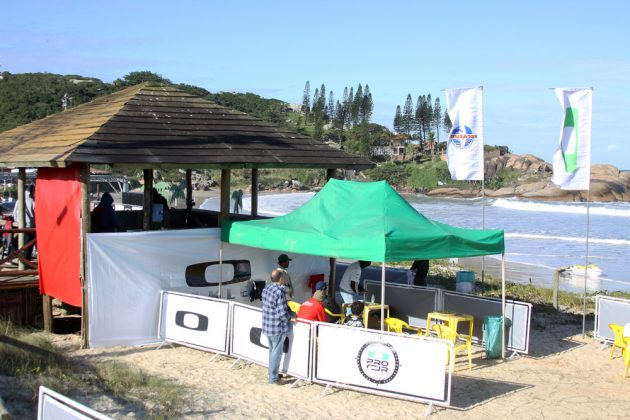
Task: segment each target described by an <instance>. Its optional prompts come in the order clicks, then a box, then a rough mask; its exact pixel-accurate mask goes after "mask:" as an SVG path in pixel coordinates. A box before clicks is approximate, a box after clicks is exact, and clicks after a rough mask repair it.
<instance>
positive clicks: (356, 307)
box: [346, 300, 365, 328]
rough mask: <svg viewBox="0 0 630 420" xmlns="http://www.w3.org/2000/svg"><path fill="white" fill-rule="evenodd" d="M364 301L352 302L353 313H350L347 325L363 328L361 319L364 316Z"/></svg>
mask: <svg viewBox="0 0 630 420" xmlns="http://www.w3.org/2000/svg"><path fill="white" fill-rule="evenodd" d="M364 306H365V305H363V302H361V301H358V300H357V301H355V302H352V305H351V306H350V310H351V311H352V315H350V319H349V320H347V321H346V325H347V326H349V327H359V328H363V320H362V319H361V318H362V316H363V307H364Z"/></svg>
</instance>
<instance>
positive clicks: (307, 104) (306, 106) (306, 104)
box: [302, 80, 311, 125]
mask: <svg viewBox="0 0 630 420" xmlns="http://www.w3.org/2000/svg"><path fill="white" fill-rule="evenodd" d="M302 111H303V112H304V125H306V124H308V114H310V111H311V83H310V82H309V81H308V80H307V81H306V85H305V86H304V96H302Z"/></svg>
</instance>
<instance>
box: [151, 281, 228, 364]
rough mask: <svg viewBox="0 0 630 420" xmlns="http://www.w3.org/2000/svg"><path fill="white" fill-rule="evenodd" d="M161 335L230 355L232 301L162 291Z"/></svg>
mask: <svg viewBox="0 0 630 420" xmlns="http://www.w3.org/2000/svg"><path fill="white" fill-rule="evenodd" d="M160 313H161V316H160V326H159V335H160V337H161V338H162V339H164V340H167V341H171V342H175V343H180V344H183V345H186V346H189V347H195V348H199V349H201V350H209V351H212V352H215V353H221V354H227V352H228V328H229V325H230V322H229V321H230V320H229V315H230V302H228V301H226V300H221V299H213V298H207V297H202V296H195V295H187V294H184V293H176V292H162V307H161V309H160Z"/></svg>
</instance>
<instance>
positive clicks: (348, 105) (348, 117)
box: [344, 86, 354, 127]
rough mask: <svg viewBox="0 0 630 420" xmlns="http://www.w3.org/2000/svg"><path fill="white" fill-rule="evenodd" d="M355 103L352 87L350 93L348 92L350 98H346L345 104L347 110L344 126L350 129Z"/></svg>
mask: <svg viewBox="0 0 630 420" xmlns="http://www.w3.org/2000/svg"><path fill="white" fill-rule="evenodd" d="M353 102H354V88H353V87H352V86H350V91H349V92H348V96H347V97H346V102H345V104H344V106H345V108H346V120H345V121H344V124H345V126H346V127H350V126H351V125H352V103H353Z"/></svg>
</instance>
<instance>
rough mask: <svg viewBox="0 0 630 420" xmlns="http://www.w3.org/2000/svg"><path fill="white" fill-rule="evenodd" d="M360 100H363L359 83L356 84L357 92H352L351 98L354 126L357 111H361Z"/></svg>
mask: <svg viewBox="0 0 630 420" xmlns="http://www.w3.org/2000/svg"><path fill="white" fill-rule="evenodd" d="M361 102H363V87H361V83H359V86H357V93H355V94H354V98H353V100H352V109H351V111H350V112H351V114H352V125H353V126H356V125H357V124H358V123H359V117H360V115H359V113H360V112H361Z"/></svg>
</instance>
